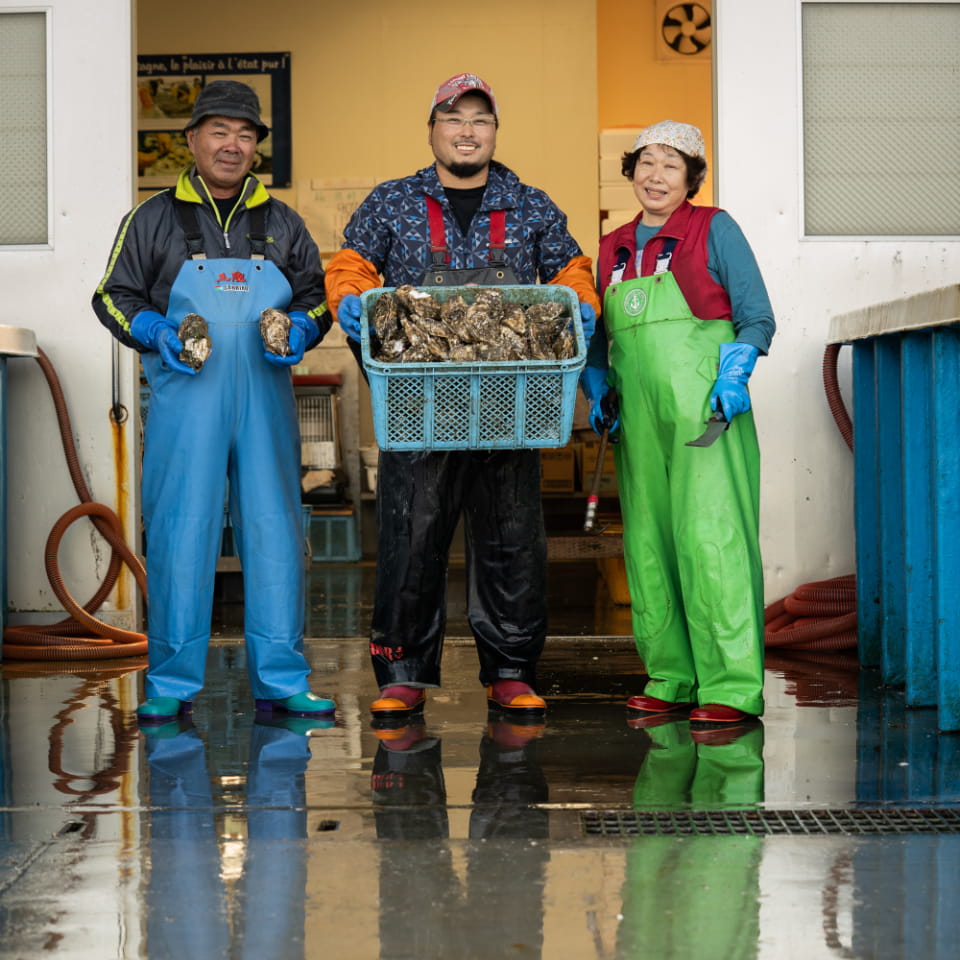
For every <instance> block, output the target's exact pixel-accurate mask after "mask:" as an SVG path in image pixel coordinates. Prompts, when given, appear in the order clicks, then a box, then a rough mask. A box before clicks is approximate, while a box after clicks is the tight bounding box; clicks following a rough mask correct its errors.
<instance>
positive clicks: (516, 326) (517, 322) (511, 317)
mask: <svg viewBox="0 0 960 960" xmlns="http://www.w3.org/2000/svg"><path fill="white" fill-rule="evenodd" d="M502 322H503V325H504V326H505V327H506V328H507V329H508V330H512V331H513V332H514V333H516V334H518V335H519V336H521V337H523V336H526V333H527V317H526V314H525V313H524V312H523V307H521V306H520V305H519V304H517V303H509V304H507V305H506V306H505V307H504V310H503V321H502Z"/></svg>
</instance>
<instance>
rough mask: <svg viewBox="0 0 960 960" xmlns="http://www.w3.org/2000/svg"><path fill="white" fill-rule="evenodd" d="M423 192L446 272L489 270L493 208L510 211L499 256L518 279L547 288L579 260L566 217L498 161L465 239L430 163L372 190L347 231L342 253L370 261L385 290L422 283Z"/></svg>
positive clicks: (426, 251)
mask: <svg viewBox="0 0 960 960" xmlns="http://www.w3.org/2000/svg"><path fill="white" fill-rule="evenodd" d="M424 194H428V195H429V196H431V197H435V198H436V199H437V200H438V201H439V202H440V205H441V207H442V208H443V219H444V227H445V229H446V242H447V247H448V249H449V251H450V263H449V267H450V268H451V269H465V268H469V267H483V266H486V265H487V256H488V253H489V243H490V211H492V210H506V211H507V225H506V250H505V254H504V256H505V259H506V262H507V264H508V265H509V266H510V267H512V268H513V271H514V273H515V274H516V276H517V280H518V282H520V283H537V282H541V283H547V282H549V281H550V280H552V279H553V278H554V277H555V276H556V275H557V274H558V273H559V272H560V271H561V270H562V269H563V268H564V267H566V266H567V265H568V264H569V263H570V261H571V260H572V259H573V258H574V257H578V256H582V251H581V249H580V246H579V244H577V242H576V241H575V240H574V239H573V237H572V236H570V233H569V231H568V230H567V217H566V214H564V213H563V212H562V211H561V210H560V208H559V207H557V205H556V204H555V203H554V202H553V201H552V200H551V199H550V198H549V197H548V196H547V194H545V193H544V192H543V191H542V190H537V189H535V188H534V187H529V186H527V185H526V184H524V183H521V182H520V179H519V177H517V175H516V174H515V173H514V172H513V171H512V170H510V169H509V168H508V167H505V166H504V165H503V164H502V163H497V162H496V161H494V162H492V163H491V164H490V173H489V177H488V180H487V188H486V190H485V191H484V194H483V202H482V204H481V206H480V209H479V210H478V211H477V213H476V214H475V215H474V217H473V221H472V222H471V224H470V232H469V234H468V235H467V236H466V237H464V235H463V233H462V232H461V230H460V227H459V226H458V224H457V221H456V218H455V217H454V215H453V210H452V208H451V206H450V203H449V201H448V200H447V198H446V195H445V194H444V192H443V187H442V185H441V184H440V180H439V178H438V177H437V172H436V169H435V167H434V166H433V165H432V164H431V165H430V166H429V167H424V169H423V170H419V171H417V173H415V174H414V175H413V176H410V177H404V178H403V179H400V180H390V181H388V182H386V183H381V184H379V185H378V186H376V187H374V189H373V190H372V191H371V192H370V194H369V196H368V197H367V198H366V199H365V200H364V201H363V203H362V204H361V205H360V206H359V207H358V208H357V210H356V211H355V212H354V214H353V216H352V217H351V218H350V222H349V223H348V224H347V227H346V229H345V230H344V238H345V240H344V244H343V248H344V249H350V250H353V251H355V252H356V253H358V254H359V255H360V256H361V257H363V258H364V259H366V260H368V261H369V262H370V263H372V264H373V265H374V266H375V267H376V268H377V270H379V271H380V273H381V274H382V275H383V281H384V286H388V287H396V286H400V285H401V284H404V283H411V284H419V283H421V282H422V280H423V277H424V274H425V273H426V272H427V270H428V268H429V265H430V237H429V227H428V221H427V207H426V202H425V201H424ZM338 299H339V298H338Z"/></svg>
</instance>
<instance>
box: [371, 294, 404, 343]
mask: <svg viewBox="0 0 960 960" xmlns="http://www.w3.org/2000/svg"><path fill="white" fill-rule="evenodd" d="M373 332H374V333H375V334H376V335H377V336H378V337H379V338H380V339H381V340H390V339H391V338H393V337H395V336H396V335H397V334H398V333H399V332H400V306H399V304H398V303H397V298H396V297H395V296H394V295H393V294H392V293H390V292H387V293H384V294H382V295H381V296H379V297H377V302H376V303H375V304H374V305H373Z"/></svg>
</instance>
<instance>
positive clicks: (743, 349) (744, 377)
mask: <svg viewBox="0 0 960 960" xmlns="http://www.w3.org/2000/svg"><path fill="white" fill-rule="evenodd" d="M759 353H760V351H759V350H758V349H757V348H756V347H755V346H753V345H752V344H749V343H739V342H737V341H734V342H733V343H721V344H720V368H719V370H718V371H717V381H716V383H714V385H713V390H712V391H711V392H710V409H711V410H714V411H716V410H717V408H718V406H719V408H720V410H721V411H722V412H723V415H724V417H726V419H727V420H732V419H733V418H734V417H735V416H736V415H737V414H738V413H746V412H747V411H748V410H749V409H750V394H749V393H748V392H747V381H748V380H749V379H750V374H751V373H753V366H754V364H755V363H756V362H757V356H758V355H759Z"/></svg>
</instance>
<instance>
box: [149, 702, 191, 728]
mask: <svg viewBox="0 0 960 960" xmlns="http://www.w3.org/2000/svg"><path fill="white" fill-rule="evenodd" d="M191 709H192V704H191V702H190V701H189V700H177V699H176V697H150V698H149V699H148V700H144V701H143V703H141V704H140V706H139V707H137V719H138V720H141V721H142V722H144V723H166V722H167V721H168V720H174V719H176V718H177V717H178V716H180V715H181V714H183V713H190V712H191Z"/></svg>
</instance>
